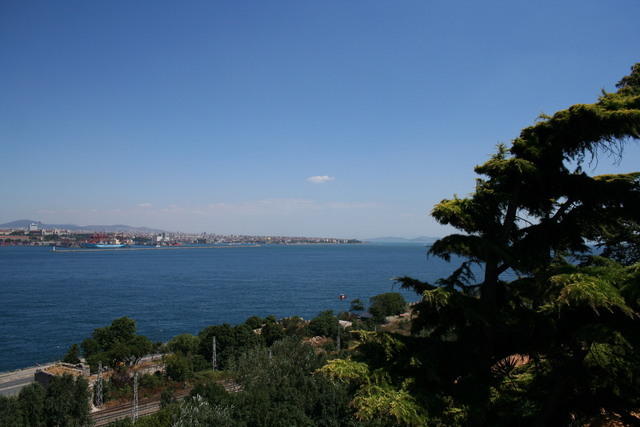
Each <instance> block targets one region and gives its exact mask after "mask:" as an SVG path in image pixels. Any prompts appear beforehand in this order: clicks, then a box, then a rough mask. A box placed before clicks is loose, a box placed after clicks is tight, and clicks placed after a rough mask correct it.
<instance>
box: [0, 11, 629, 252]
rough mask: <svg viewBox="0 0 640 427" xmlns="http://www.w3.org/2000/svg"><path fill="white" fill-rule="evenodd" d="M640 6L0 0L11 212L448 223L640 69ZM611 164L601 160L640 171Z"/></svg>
mask: <svg viewBox="0 0 640 427" xmlns="http://www.w3.org/2000/svg"><path fill="white" fill-rule="evenodd" d="M639 15H640V3H639V2H637V1H635V0H620V1H618V2H615V4H613V3H607V2H601V1H597V0H588V1H577V0H569V1H565V2H551V1H542V2H535V3H531V2H527V3H525V2H507V3H505V2H497V1H488V2H469V3H468V4H464V5H463V4H462V3H460V2H458V3H452V2H424V1H418V0H409V1H406V2H401V3H391V2H385V1H353V2H339V1H328V2H297V1H274V2H261V1H257V0H255V1H248V2H244V3H242V4H239V3H237V2H234V1H216V2H208V1H193V2H188V3H187V4H180V5H176V4H175V3H174V2H167V1H154V2H144V1H141V2H124V1H114V2H105V3H99V2H81V1H62V2H20V1H6V2H3V3H2V4H1V5H0V61H2V63H3V64H4V65H3V67H2V70H0V74H1V75H2V79H0V91H2V97H0V111H1V113H2V114H0V153H1V154H2V167H1V168H0V181H1V182H2V185H1V186H0V201H1V204H0V223H4V222H9V221H14V220H18V219H34V220H39V221H42V222H45V223H75V224H81V225H82V224H128V225H132V226H146V227H150V228H157V229H163V230H172V231H173V230H175V231H184V232H209V233H220V234H246V235H287V236H334V237H338V238H359V239H362V238H370V237H375V236H399V237H405V238H413V237H416V236H424V235H426V236H435V237H437V236H443V235H446V234H448V233H449V232H451V231H452V229H451V228H448V227H442V226H440V225H438V224H437V223H436V222H435V221H434V220H433V219H432V218H430V216H429V215H428V213H429V211H430V210H431V208H432V207H433V205H434V204H435V203H437V202H439V201H440V200H441V199H444V198H450V197H453V195H454V194H458V195H460V196H464V195H466V194H468V193H470V192H471V191H473V187H474V179H475V177H476V176H475V175H474V173H473V167H474V166H475V165H476V164H480V163H482V162H484V161H485V160H486V159H487V158H488V157H489V156H490V155H491V154H492V153H493V152H494V151H495V146H496V144H497V143H499V142H503V143H509V141H510V140H512V139H513V138H515V137H517V136H518V133H519V131H520V129H522V128H523V127H525V126H528V125H530V124H532V123H534V122H535V120H536V117H537V116H538V115H539V114H541V113H546V114H552V113H554V112H555V111H557V110H559V109H562V108H566V107H568V106H569V105H572V104H576V103H589V102H594V101H595V100H596V99H597V97H598V95H599V93H600V90H601V89H604V90H608V91H613V90H614V89H615V83H616V82H617V81H618V80H619V79H620V78H621V77H623V76H624V75H626V74H628V72H629V69H630V66H631V65H632V64H633V63H635V62H638V61H640V56H638V55H639V53H638V48H637V47H638V42H639V41H640V26H638V25H637V16H639ZM614 160H615V159H610V158H607V157H606V156H602V157H601V158H599V159H598V161H597V162H594V163H593V164H587V165H586V169H587V171H588V172H589V173H592V172H594V173H608V172H629V171H632V170H636V169H637V165H638V164H640V147H638V144H630V145H629V146H628V148H626V151H625V156H624V158H623V159H622V161H621V162H620V163H619V164H617V163H616V162H615V161H614Z"/></svg>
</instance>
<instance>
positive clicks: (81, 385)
mask: <svg viewBox="0 0 640 427" xmlns="http://www.w3.org/2000/svg"><path fill="white" fill-rule="evenodd" d="M89 397H90V395H89V386H88V384H87V381H86V380H85V379H84V378H82V377H78V378H74V377H72V376H70V375H64V376H62V377H53V378H52V379H51V382H50V383H49V384H48V385H47V391H46V397H45V402H44V413H45V418H46V424H47V425H50V426H82V425H87V424H89V422H90V417H89Z"/></svg>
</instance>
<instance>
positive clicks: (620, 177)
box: [323, 64, 640, 425]
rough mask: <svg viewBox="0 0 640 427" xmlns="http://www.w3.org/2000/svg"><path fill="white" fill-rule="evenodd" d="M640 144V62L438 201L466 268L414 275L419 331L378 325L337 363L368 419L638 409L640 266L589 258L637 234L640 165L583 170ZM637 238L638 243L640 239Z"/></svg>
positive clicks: (559, 417)
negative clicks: (619, 170) (470, 187)
mask: <svg viewBox="0 0 640 427" xmlns="http://www.w3.org/2000/svg"><path fill="white" fill-rule="evenodd" d="M637 139H640V64H636V65H634V66H633V67H632V72H631V74H630V75H629V76H627V77H625V78H623V79H622V80H621V81H620V82H619V83H618V85H617V91H616V92H615V93H603V94H602V96H600V98H599V99H598V101H597V102H596V103H593V104H579V105H574V106H571V107H570V108H568V109H566V110H562V111H558V112H557V113H555V114H554V115H553V116H543V117H540V119H539V120H538V121H537V122H536V123H535V124H534V125H533V126H530V127H527V128H525V129H523V130H522V132H521V133H520V136H519V137H518V138H516V139H515V140H514V141H513V142H512V144H511V146H510V147H507V146H504V145H501V146H499V147H498V150H497V153H496V154H495V155H494V156H493V157H492V158H491V159H489V160H488V161H487V162H486V163H484V164H482V165H480V166H478V167H476V169H475V170H476V172H477V173H478V174H479V175H480V176H481V178H479V179H477V181H476V187H475V191H474V192H473V193H472V194H471V195H470V196H469V197H466V198H458V197H454V198H453V199H447V200H443V201H442V202H440V203H439V204H437V205H436V206H435V207H434V209H433V212H432V215H433V217H434V218H435V219H436V220H437V221H438V222H440V223H441V224H445V225H451V226H453V227H455V228H457V229H458V230H460V233H459V234H452V235H449V236H447V237H444V238H442V239H440V240H439V241H437V242H436V243H435V244H434V245H433V246H432V247H431V249H430V254H431V255H434V256H439V257H442V258H444V259H447V260H449V259H451V257H452V255H457V256H460V257H462V258H463V259H464V262H463V263H462V265H461V266H460V267H459V268H458V269H457V270H456V271H455V272H454V273H453V274H452V275H451V276H450V277H448V278H443V279H441V280H439V281H437V282H436V283H425V282H420V281H417V280H414V279H411V278H408V277H404V278H401V279H399V280H400V281H401V283H402V285H403V286H404V287H407V288H411V289H414V290H415V291H416V292H418V293H419V294H420V295H421V296H422V300H421V302H420V303H419V304H418V305H417V306H416V307H415V310H414V313H415V318H414V323H413V335H412V336H411V337H408V338H403V337H400V336H387V335H381V334H377V335H376V334H373V335H372V334H363V336H362V342H363V344H362V345H361V346H360V349H359V353H358V355H356V356H355V357H354V358H353V360H348V361H334V362H330V363H329V364H328V365H327V366H326V367H325V368H323V372H325V373H326V374H328V375H330V376H332V377H334V378H338V379H342V380H344V381H350V382H351V383H352V384H354V387H356V390H357V391H356V393H357V395H356V400H354V405H356V407H358V405H360V412H359V414H360V416H361V418H363V419H370V420H372V419H377V420H378V421H380V420H384V419H386V420H388V422H389V423H400V424H416V425H417V424H432V425H439V424H440V423H442V424H446V425H453V424H460V425H569V424H571V423H574V422H575V423H579V422H582V421H585V420H587V421H588V420H592V419H594V417H596V416H602V414H604V416H609V417H618V418H622V419H627V420H631V419H632V418H633V415H632V413H633V411H634V410H637V409H638V408H639V407H640V359H639V357H638V355H640V321H639V320H638V316H639V313H640V299H639V297H640V264H631V265H627V266H623V265H620V264H618V263H616V262H615V261H614V260H612V259H608V258H603V257H595V256H587V255H588V250H589V247H590V245H592V244H595V243H598V242H603V243H606V242H607V239H609V241H610V240H611V236H612V233H613V234H615V235H616V236H623V237H622V239H623V240H624V236H625V235H628V236H634V235H636V234H637V233H634V232H627V233H625V229H626V228H627V227H628V226H629V225H630V224H631V225H634V224H636V221H637V220H638V218H640V172H634V173H627V174H617V175H599V176H592V175H589V174H588V173H586V172H585V169H584V168H583V167H584V166H585V164H587V165H588V164H589V163H590V162H592V161H594V160H595V161H597V160H598V159H599V158H602V157H603V156H605V157H606V156H613V159H614V160H615V159H617V158H619V156H621V155H622V151H623V147H624V145H625V144H627V143H629V142H631V141H632V140H637ZM622 243H623V244H624V245H626V246H624V247H625V248H627V249H628V248H629V247H630V246H629V245H634V244H637V239H636V241H630V242H624V241H623V242H622ZM631 247H633V246H631ZM606 254H607V252H606V251H605V255H606ZM474 271H476V272H477V271H481V274H480V275H478V277H476V276H475V275H474V274H473V272H474ZM505 277H511V278H514V277H515V279H512V280H507V279H505ZM393 393H395V394H393ZM385 399H386V400H385ZM394 399H395V400H394ZM380 402H383V404H380ZM366 405H369V406H373V407H375V405H379V410H373V411H366ZM391 408H395V409H394V411H395V412H393V411H392V410H391ZM398 408H400V409H401V410H400V409H398Z"/></svg>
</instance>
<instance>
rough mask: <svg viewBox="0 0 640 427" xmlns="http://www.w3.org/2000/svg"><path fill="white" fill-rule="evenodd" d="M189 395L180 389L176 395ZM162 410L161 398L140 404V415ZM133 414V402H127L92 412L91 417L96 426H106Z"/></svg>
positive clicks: (180, 397) (177, 396)
mask: <svg viewBox="0 0 640 427" xmlns="http://www.w3.org/2000/svg"><path fill="white" fill-rule="evenodd" d="M188 395H189V391H187V390H185V391H179V392H177V393H176V394H175V395H174V397H175V398H176V399H177V400H182V399H184V398H185V397H186V396H188ZM159 410H160V401H159V400H146V401H142V402H140V403H139V404H138V416H139V417H142V416H144V415H151V414H153V413H155V412H158V411H159ZM132 416H133V404H131V403H127V404H126V405H118V406H114V407H113V408H108V409H103V410H101V411H96V412H94V413H93V414H91V419H92V420H93V422H94V423H95V426H96V427H100V426H106V425H107V424H109V423H112V422H114V421H118V420H122V419H124V418H131V417H132Z"/></svg>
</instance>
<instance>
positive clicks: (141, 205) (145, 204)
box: [138, 203, 153, 208]
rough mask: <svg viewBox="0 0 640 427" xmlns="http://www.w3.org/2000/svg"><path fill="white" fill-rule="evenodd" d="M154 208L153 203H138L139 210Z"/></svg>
mask: <svg viewBox="0 0 640 427" xmlns="http://www.w3.org/2000/svg"><path fill="white" fill-rule="evenodd" d="M151 206H153V205H152V204H151V203H138V207H139V208H150V207H151Z"/></svg>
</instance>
